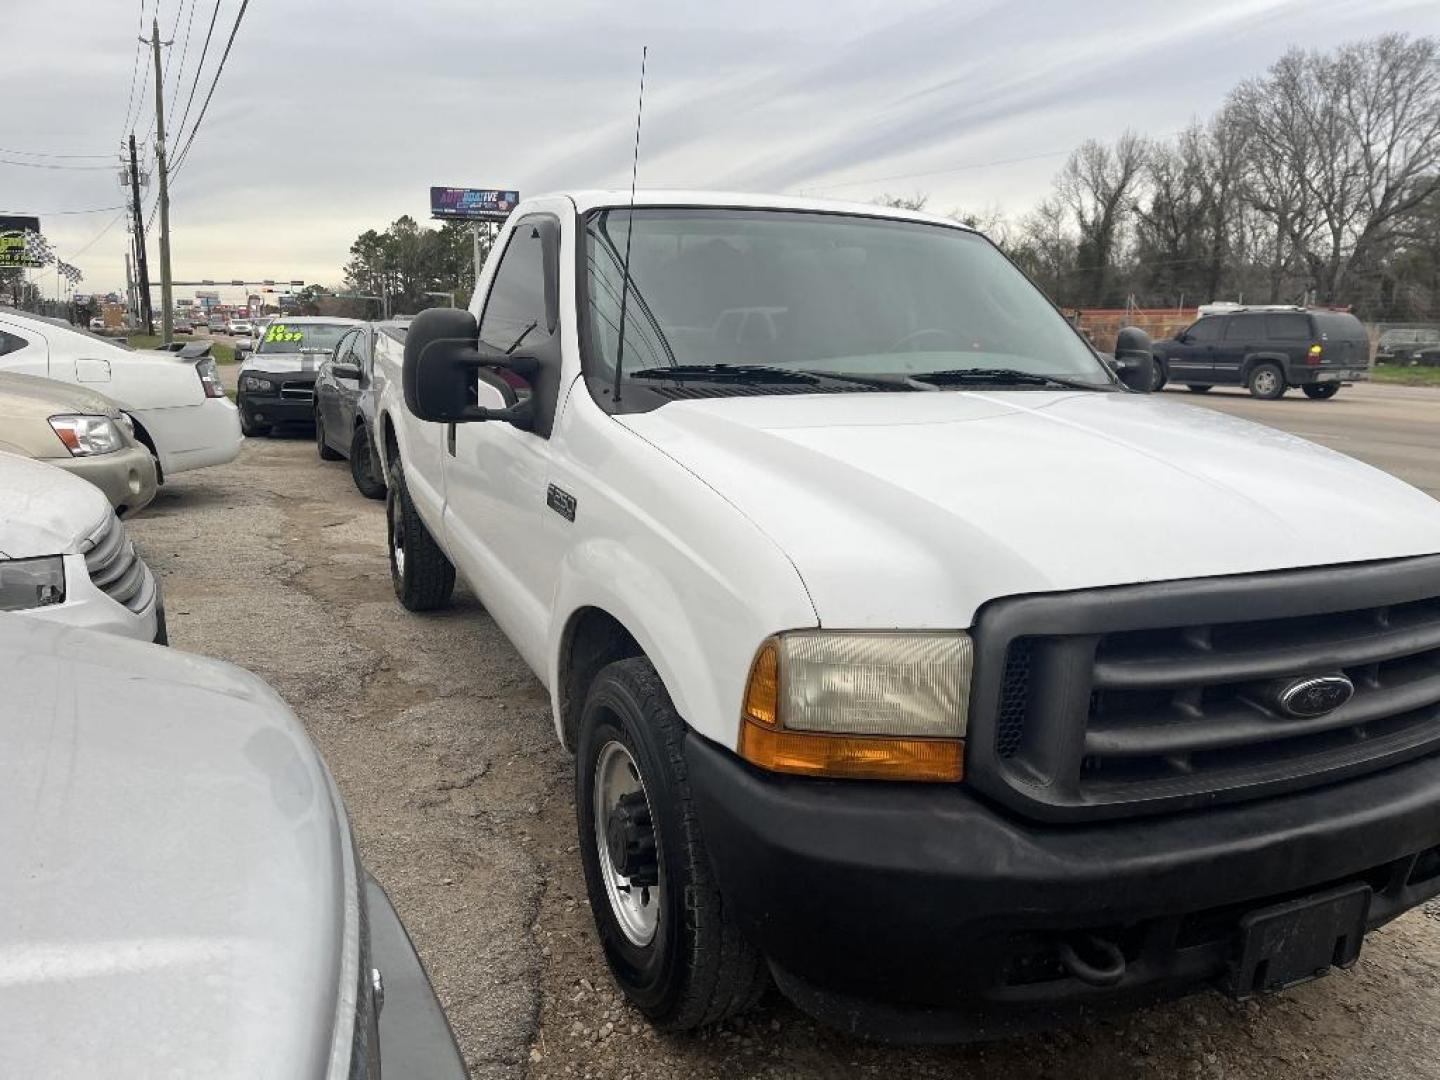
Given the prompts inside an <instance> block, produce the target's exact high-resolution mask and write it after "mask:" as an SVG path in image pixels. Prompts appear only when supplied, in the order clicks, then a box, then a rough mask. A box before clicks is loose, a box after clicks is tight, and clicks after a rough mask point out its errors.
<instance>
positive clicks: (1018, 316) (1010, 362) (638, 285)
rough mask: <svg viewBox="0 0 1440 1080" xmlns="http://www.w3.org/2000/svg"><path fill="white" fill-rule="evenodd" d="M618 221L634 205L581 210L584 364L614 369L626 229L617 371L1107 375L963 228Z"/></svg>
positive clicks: (663, 216) (734, 214) (829, 220)
mask: <svg viewBox="0 0 1440 1080" xmlns="http://www.w3.org/2000/svg"><path fill="white" fill-rule="evenodd" d="M630 220H631V211H630V210H628V209H611V210H599V211H596V212H594V213H592V214H591V215H590V216H589V218H588V219H587V221H586V230H585V237H586V263H587V267H588V274H587V279H588V284H587V296H588V301H589V303H588V309H589V315H588V317H589V345H590V350H591V356H590V357H589V358H588V359H589V363H590V371H591V374H593V375H598V376H603V377H605V378H613V377H614V372H615V363H616V356H617V354H619V352H620V349H619V324H620V299H621V281H622V280H623V272H622V267H623V265H624V258H625V250H626V245H627V242H629V243H630V245H631V250H630V282H631V288H630V295H629V299H628V301H627V312H626V322H625V347H624V355H623V361H622V362H623V367H624V371H625V373H626V376H627V378H628V377H632V376H634V375H635V373H637V372H648V373H649V374H648V375H641V376H640V377H641V378H645V377H652V378H653V377H654V373H655V372H656V371H657V369H662V370H663V369H665V368H667V367H677V366H678V367H687V368H693V367H709V366H712V365H717V364H720V365H727V366H729V367H730V368H732V369H733V368H734V367H736V366H738V365H765V366H767V367H779V368H783V369H788V370H790V371H795V372H804V371H809V372H817V373H844V374H847V375H857V376H870V377H880V378H886V377H889V378H892V379H894V378H899V379H902V380H903V379H904V378H905V377H911V378H915V377H920V378H924V377H926V376H928V375H931V374H933V373H937V372H945V373H947V374H949V373H955V372H971V371H973V370H975V369H982V370H983V371H984V372H987V373H990V374H989V375H985V376H981V378H993V379H994V381H996V382H1004V381H1006V377H1005V373H1009V374H1010V376H1018V377H1019V378H1021V379H1025V378H1029V381H1030V382H1032V383H1034V382H1040V381H1042V380H1038V379H1035V378H1033V377H1035V376H1053V377H1057V378H1061V379H1064V380H1068V381H1070V382H1076V383H1080V384H1082V385H1086V386H1094V387H1097V388H1099V387H1106V388H1109V387H1111V386H1113V385H1114V383H1113V380H1112V379H1111V377H1110V375H1109V373H1108V372H1107V371H1106V369H1105V368H1104V367H1103V366H1102V364H1101V362H1100V360H1099V358H1098V357H1097V356H1096V354H1095V352H1094V351H1093V350H1092V349H1091V348H1090V347H1089V346H1088V345H1086V344H1085V342H1084V341H1082V340H1081V338H1080V337H1079V335H1077V334H1076V333H1075V332H1074V330H1072V329H1071V327H1070V326H1069V325H1068V324H1067V323H1066V322H1065V320H1064V319H1063V318H1062V317H1061V316H1060V314H1059V313H1058V312H1057V311H1056V310H1055V308H1054V307H1053V306H1052V305H1051V304H1050V302H1049V301H1048V300H1046V299H1045V297H1044V295H1043V294H1042V293H1041V292H1040V291H1039V290H1038V289H1037V288H1036V287H1035V286H1034V285H1033V284H1031V282H1030V281H1029V280H1028V279H1027V278H1026V277H1025V276H1024V275H1023V274H1022V273H1021V272H1020V271H1019V270H1017V269H1016V268H1015V267H1014V266H1013V265H1012V264H1011V263H1010V262H1009V261H1008V260H1007V259H1006V258H1005V257H1004V256H1003V255H1001V254H1000V252H999V251H998V250H997V249H996V248H995V247H994V246H993V245H991V244H990V243H989V242H988V241H987V240H985V239H984V238H982V237H980V236H978V235H976V234H974V233H972V232H969V231H968V230H964V229H960V228H950V227H946V226H943V225H931V224H925V223H922V222H913V221H899V220H891V219H884V218H878V217H877V218H870V217H862V216H855V215H843V214H830V213H803V212H793V211H775V210H737V209H727V208H713V209H712V208H668V207H665V208H661V207H652V208H642V209H638V210H635V211H634V238H633V241H631V240H630V239H629V238H628V237H627V232H628V230H629V223H630ZM732 373H733V372H726V373H725V374H727V375H729V374H732ZM691 374H692V375H693V374H697V373H696V372H694V371H693V370H692V372H691ZM977 374H978V372H977ZM966 384H970V383H969V381H968V380H966ZM858 385H859V384H857V386H858ZM947 385H948V384H947Z"/></svg>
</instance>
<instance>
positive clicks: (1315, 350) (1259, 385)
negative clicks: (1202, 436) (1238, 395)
mask: <svg viewBox="0 0 1440 1080" xmlns="http://www.w3.org/2000/svg"><path fill="white" fill-rule="evenodd" d="M1153 349H1154V354H1155V365H1156V379H1157V385H1156V389H1157V390H1158V389H1159V388H1160V387H1163V386H1164V385H1165V384H1166V383H1167V382H1169V381H1172V380H1173V381H1174V382H1179V383H1184V384H1185V385H1186V386H1187V387H1188V388H1189V389H1190V390H1193V391H1195V392H1196V393H1204V392H1205V391H1207V390H1209V389H1210V388H1211V387H1213V386H1244V387H1246V388H1248V389H1249V391H1250V393H1251V394H1252V395H1254V396H1255V397H1257V398H1264V399H1266V400H1274V399H1275V398H1278V397H1282V396H1284V394H1285V391H1286V390H1288V389H1289V388H1290V387H1292V386H1298V387H1299V388H1300V389H1301V390H1302V391H1304V393H1305V396H1306V397H1308V398H1314V399H1316V400H1319V401H1324V400H1327V399H1329V398H1332V397H1334V396H1335V395H1336V394H1337V393H1339V391H1340V387H1342V386H1344V385H1346V384H1347V383H1352V382H1365V381H1367V380H1368V379H1369V378H1370V336H1369V335H1368V334H1367V333H1366V332H1365V325H1364V324H1363V323H1362V322H1361V321H1360V320H1359V319H1357V318H1356V317H1355V316H1354V315H1351V314H1350V313H1349V312H1348V311H1330V310H1319V309H1317V310H1307V309H1305V308H1301V307H1296V308H1288V309H1281V308H1273V307H1267V308H1264V309H1261V310H1251V309H1248V308H1232V309H1229V310H1228V311H1227V312H1226V313H1225V314H1216V315H1205V316H1202V317H1201V318H1200V319H1197V320H1196V321H1195V322H1193V323H1191V324H1190V326H1189V327H1187V328H1186V329H1184V330H1182V331H1181V332H1180V333H1179V334H1177V335H1175V337H1173V338H1169V339H1165V340H1161V341H1156V342H1154V344H1153Z"/></svg>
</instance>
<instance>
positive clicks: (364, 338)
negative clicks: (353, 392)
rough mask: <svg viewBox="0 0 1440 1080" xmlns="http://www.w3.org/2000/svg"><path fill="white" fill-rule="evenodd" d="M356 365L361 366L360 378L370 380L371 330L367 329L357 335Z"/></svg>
mask: <svg viewBox="0 0 1440 1080" xmlns="http://www.w3.org/2000/svg"><path fill="white" fill-rule="evenodd" d="M353 351H354V353H355V357H354V360H355V363H357V364H359V365H360V376H361V378H364V379H369V378H370V330H369V328H368V327H367V328H366V329H364V330H361V331H359V332H358V333H357V334H356V335H355V341H354V348H353Z"/></svg>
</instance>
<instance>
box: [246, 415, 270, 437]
mask: <svg viewBox="0 0 1440 1080" xmlns="http://www.w3.org/2000/svg"><path fill="white" fill-rule="evenodd" d="M240 434H242V435H244V436H245V437H246V438H250V439H253V438H257V437H259V436H261V435H269V434H270V425H269V424H252V423H251V422H250V417H249V416H248V415H247V414H246V412H245V410H244V409H241V410H240Z"/></svg>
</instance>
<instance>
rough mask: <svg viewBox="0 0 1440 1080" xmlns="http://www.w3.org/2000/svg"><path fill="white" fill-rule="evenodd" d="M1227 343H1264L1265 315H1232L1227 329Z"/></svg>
mask: <svg viewBox="0 0 1440 1080" xmlns="http://www.w3.org/2000/svg"><path fill="white" fill-rule="evenodd" d="M1225 340H1226V341H1264V340H1265V316H1264V315H1231V316H1230V325H1229V326H1228V327H1226V329H1225Z"/></svg>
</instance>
